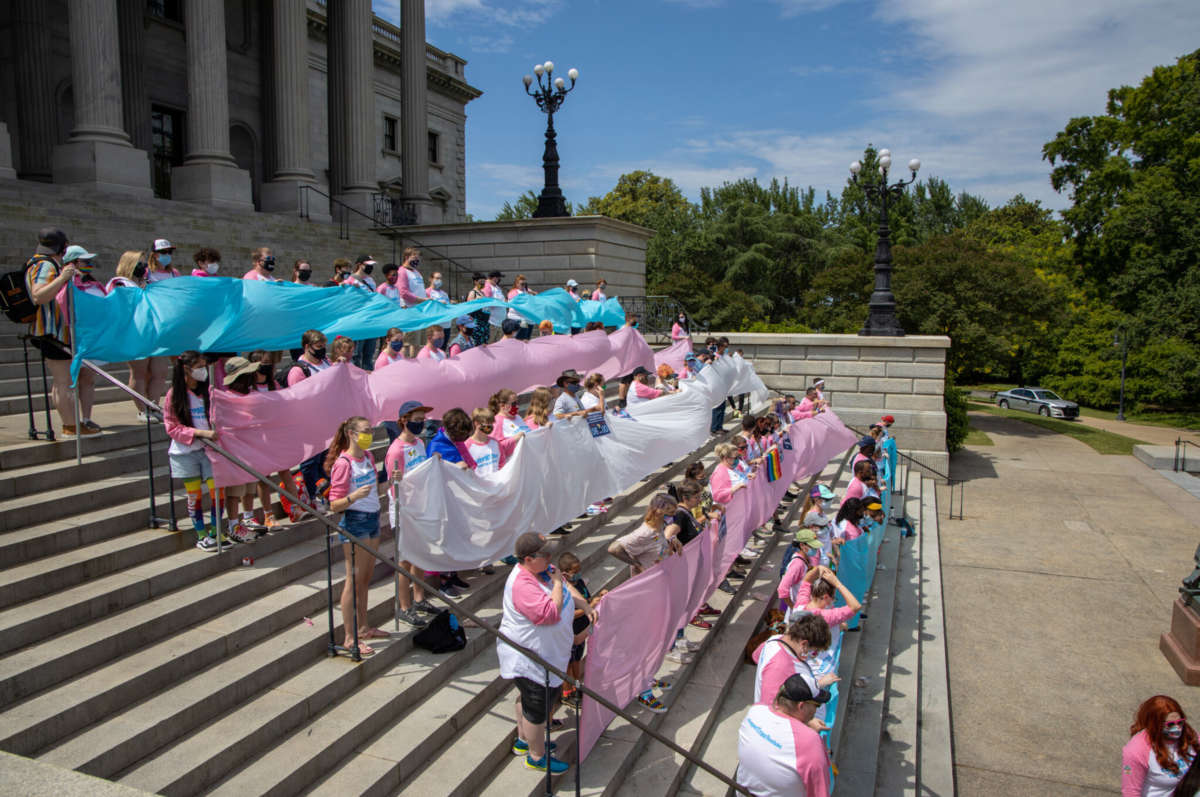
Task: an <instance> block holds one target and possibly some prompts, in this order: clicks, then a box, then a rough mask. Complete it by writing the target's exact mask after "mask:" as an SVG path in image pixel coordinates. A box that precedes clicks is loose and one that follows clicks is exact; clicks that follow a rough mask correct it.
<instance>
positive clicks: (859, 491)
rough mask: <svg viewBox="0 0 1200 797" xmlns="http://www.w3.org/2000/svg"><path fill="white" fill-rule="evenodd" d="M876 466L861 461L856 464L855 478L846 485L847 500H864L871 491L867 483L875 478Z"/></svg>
mask: <svg viewBox="0 0 1200 797" xmlns="http://www.w3.org/2000/svg"><path fill="white" fill-rule="evenodd" d="M874 474H875V465H874V464H873V463H871V462H868V461H867V460H865V459H863V460H859V461H858V462H856V463H855V464H854V478H852V479H851V480H850V483H849V484H848V485H846V495H845V497H846V498H862V497H863V496H864V495H866V494H867V493H868V492H869V490H868V489H867V488H868V485H867V482H869V481H871V480H872V479H873V478H874Z"/></svg>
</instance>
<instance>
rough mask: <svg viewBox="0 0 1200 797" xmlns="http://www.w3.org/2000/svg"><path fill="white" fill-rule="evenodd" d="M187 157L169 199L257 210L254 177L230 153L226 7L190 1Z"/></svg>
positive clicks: (214, 1) (219, 0) (217, 0)
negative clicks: (240, 167)
mask: <svg viewBox="0 0 1200 797" xmlns="http://www.w3.org/2000/svg"><path fill="white" fill-rule="evenodd" d="M183 15H184V19H183V22H184V28H185V30H186V31H187V74H188V112H187V155H186V156H185V157H184V159H183V165H182V166H179V167H177V168H175V169H173V170H172V171H171V198H172V199H179V200H183V201H185V202H204V203H206V204H218V205H227V206H235V207H243V208H253V202H252V200H251V189H250V173H249V172H247V171H245V170H244V169H239V168H237V165H236V163H235V162H234V160H233V155H231V154H230V152H229V84H228V77H227V73H226V59H225V48H226V45H225V3H224V2H223V0H187V2H186V3H184V5H183Z"/></svg>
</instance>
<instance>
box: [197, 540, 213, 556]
mask: <svg viewBox="0 0 1200 797" xmlns="http://www.w3.org/2000/svg"><path fill="white" fill-rule="evenodd" d="M196 547H197V548H199V549H200V550H202V551H204V552H206V553H216V552H217V539H216V537H209V536H204V537H201V538H200V539H198V540H196Z"/></svg>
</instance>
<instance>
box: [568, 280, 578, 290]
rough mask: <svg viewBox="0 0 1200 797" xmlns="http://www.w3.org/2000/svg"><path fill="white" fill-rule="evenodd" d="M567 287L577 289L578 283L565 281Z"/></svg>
mask: <svg viewBox="0 0 1200 797" xmlns="http://www.w3.org/2000/svg"><path fill="white" fill-rule="evenodd" d="M567 287H568V288H578V287H579V283H578V282H576V281H575V280H567Z"/></svg>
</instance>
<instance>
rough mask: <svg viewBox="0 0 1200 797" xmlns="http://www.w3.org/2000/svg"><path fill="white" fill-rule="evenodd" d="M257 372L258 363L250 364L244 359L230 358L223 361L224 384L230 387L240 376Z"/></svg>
mask: <svg viewBox="0 0 1200 797" xmlns="http://www.w3.org/2000/svg"><path fill="white" fill-rule="evenodd" d="M257 370H258V363H252V362H250V361H249V360H247V359H246V358H245V357H230V358H229V359H228V360H226V361H225V384H226V385H232V384H233V382H234V380H235V379H237V378H238V377H239V376H241V375H242V374H248V373H251V372H253V371H257Z"/></svg>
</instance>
